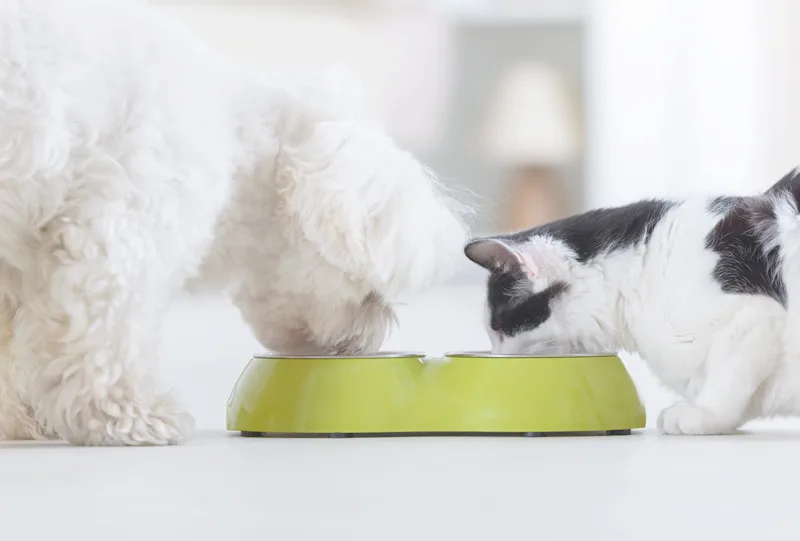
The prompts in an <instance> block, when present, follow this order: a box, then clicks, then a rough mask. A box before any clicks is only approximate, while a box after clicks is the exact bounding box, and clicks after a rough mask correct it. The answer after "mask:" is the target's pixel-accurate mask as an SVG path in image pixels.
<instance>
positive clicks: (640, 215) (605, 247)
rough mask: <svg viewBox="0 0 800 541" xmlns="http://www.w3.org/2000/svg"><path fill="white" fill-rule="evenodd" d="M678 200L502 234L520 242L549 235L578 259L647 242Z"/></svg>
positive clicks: (603, 211) (635, 205) (647, 203)
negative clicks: (560, 242)
mask: <svg viewBox="0 0 800 541" xmlns="http://www.w3.org/2000/svg"><path fill="white" fill-rule="evenodd" d="M676 204H677V203H675V202H672V201H663V200H648V201H640V202H638V203H631V204H630V205H625V206H623V207H614V208H607V209H598V210H592V211H589V212H585V213H583V214H577V215H575V216H570V217H569V218H564V219H562V220H557V221H555V222H551V223H549V224H545V225H542V226H539V227H535V228H533V229H529V230H527V231H520V232H519V233H514V234H512V235H505V236H504V237H503V238H508V239H509V240H511V242H512V243H523V242H525V241H526V240H527V239H529V238H530V237H532V236H534V235H542V234H546V235H550V236H551V237H553V238H555V239H558V240H560V241H562V242H563V243H565V244H566V245H567V246H569V247H570V248H571V249H572V250H573V251H574V252H575V253H576V254H577V256H578V260H579V261H580V262H582V263H583V262H586V261H589V260H591V259H592V258H594V257H597V256H598V255H600V254H606V253H609V252H613V251H616V250H622V249H625V248H630V247H632V246H634V245H636V244H638V243H640V242H647V241H649V240H650V236H651V235H652V234H653V230H654V229H655V227H656V225H658V223H659V222H660V221H661V219H662V218H663V217H664V215H665V214H666V212H667V211H668V210H670V209H671V208H673V207H674V206H675V205H676Z"/></svg>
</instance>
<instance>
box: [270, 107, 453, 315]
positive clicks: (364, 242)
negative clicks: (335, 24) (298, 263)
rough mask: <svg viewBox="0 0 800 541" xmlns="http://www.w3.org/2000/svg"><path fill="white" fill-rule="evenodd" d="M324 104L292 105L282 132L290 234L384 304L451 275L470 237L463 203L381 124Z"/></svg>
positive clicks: (280, 189)
mask: <svg viewBox="0 0 800 541" xmlns="http://www.w3.org/2000/svg"><path fill="white" fill-rule="evenodd" d="M320 103H322V104H325V103H327V102H326V101H325V100H318V101H314V102H311V103H307V102H306V99H305V98H304V99H302V100H294V101H292V102H291V103H288V104H287V105H286V106H285V107H284V108H283V112H282V118H283V121H282V123H281V125H280V126H279V127H278V129H277V135H278V137H279V139H280V141H279V142H280V152H279V153H278V156H277V160H276V161H277V174H276V183H277V186H276V191H277V193H278V194H279V195H280V197H281V198H282V201H281V208H282V209H283V215H282V218H283V222H284V223H281V224H279V225H280V227H284V228H288V229H287V230H285V231H284V232H283V235H284V237H286V238H289V239H292V238H297V237H301V238H302V239H303V241H305V242H306V244H307V245H308V244H310V245H311V246H313V248H314V254H313V255H318V256H319V257H321V259H322V260H324V263H325V264H327V265H329V266H332V267H333V268H335V269H336V270H338V271H340V272H341V273H342V274H343V275H344V276H346V277H347V280H348V281H350V282H351V283H352V284H353V285H354V286H357V288H358V293H359V295H362V296H363V295H366V294H367V293H369V292H370V291H374V292H376V293H378V294H379V295H380V296H381V297H382V298H384V299H386V300H387V302H392V301H394V300H395V299H397V297H398V296H401V295H404V294H409V293H412V292H415V291H418V290H420V289H421V288H423V287H425V286H427V285H429V284H430V283H432V282H435V281H439V280H441V279H443V278H445V276H446V275H447V274H450V273H452V272H453V271H454V270H455V268H456V265H457V264H458V261H459V260H460V258H461V257H462V256H461V254H460V252H461V246H463V242H464V241H465V240H466V235H467V233H466V228H465V227H464V225H463V223H462V221H461V215H460V212H459V210H460V209H459V206H458V204H457V203H456V202H455V201H454V200H453V199H451V198H449V197H447V195H446V194H445V193H444V192H443V190H441V189H439V188H440V187H439V185H438V183H437V181H436V178H435V177H434V176H433V175H432V173H431V172H430V171H428V170H427V169H426V168H425V167H424V166H423V165H422V164H421V163H419V162H418V161H417V160H416V159H415V158H414V157H413V156H412V155H411V154H409V153H408V152H405V151H403V150H401V149H399V148H398V147H397V146H396V145H395V143H394V141H392V140H391V138H390V137H388V136H387V135H386V134H385V133H384V132H383V131H382V130H381V129H380V128H379V127H378V126H376V125H374V124H372V123H371V122H369V121H368V120H367V119H365V118H357V117H354V116H352V115H345V116H340V115H341V113H340V112H339V111H338V109H337V108H335V107H333V108H331V107H329V106H323V105H320ZM321 262H323V261H319V260H317V261H313V260H312V261H308V262H307V264H319V263H321ZM320 272H322V271H320Z"/></svg>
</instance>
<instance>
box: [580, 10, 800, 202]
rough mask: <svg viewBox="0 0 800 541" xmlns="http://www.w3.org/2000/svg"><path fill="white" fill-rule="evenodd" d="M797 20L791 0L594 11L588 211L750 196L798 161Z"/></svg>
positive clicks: (590, 40)
mask: <svg viewBox="0 0 800 541" xmlns="http://www.w3.org/2000/svg"><path fill="white" fill-rule="evenodd" d="M797 11H798V6H797V3H796V2H790V1H783V0H779V1H777V2H762V1H760V0H745V1H740V2H728V1H725V0H698V1H693V2H689V1H677V2H676V1H672V0H650V1H648V2H636V1H619V0H616V1H609V2H604V1H601V0H597V1H594V2H592V3H591V4H590V11H589V22H588V25H589V28H590V31H589V35H588V37H587V40H588V49H587V52H588V55H589V56H588V60H587V62H588V65H589V66H590V69H589V72H588V78H587V81H588V87H587V95H588V96H590V100H589V102H588V105H587V106H588V110H589V159H588V169H587V175H588V183H589V190H588V197H589V203H590V205H591V206H598V205H608V204H616V203H620V202H625V201H630V200H634V199H637V198H641V197H647V196H654V195H665V194H667V195H674V196H685V195H688V194H693V193H701V192H724V193H748V192H752V191H754V190H760V189H763V188H765V187H767V186H769V185H770V184H771V183H772V182H774V181H775V180H777V178H778V177H779V176H781V175H782V174H783V173H785V172H786V171H787V170H788V169H789V167H790V166H791V165H790V164H792V163H795V162H797V161H798V155H797V154H798V148H800V147H798V143H800V139H799V137H800V122H798V121H800V115H799V114H798V112H799V111H798V107H799V106H798V103H797V99H796V96H797V95H798V92H797V91H798V90H800V87H798V75H797V73H796V72H797V70H796V69H794V67H793V64H794V58H796V54H795V53H796V52H797V50H798V48H797V38H796V37H794V34H795V32H794V29H796V28H797V23H798V21H800V18H798V14H797Z"/></svg>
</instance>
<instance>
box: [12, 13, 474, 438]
mask: <svg viewBox="0 0 800 541" xmlns="http://www.w3.org/2000/svg"><path fill="white" fill-rule="evenodd" d="M334 90H335V89H334V88H333V87H332V86H330V85H327V86H326V85H321V86H317V87H313V86H308V87H304V88H292V87H289V86H281V85H278V84H276V83H275V82H274V81H262V80H259V79H258V78H256V77H253V76H252V75H250V74H247V73H242V72H239V71H237V70H234V69H233V68H232V67H230V66H228V65H226V64H225V63H224V62H222V61H220V60H219V59H217V58H215V57H214V56H213V55H211V54H209V52H208V51H206V50H204V49H203V47H201V46H200V45H199V44H198V43H196V42H195V41H193V39H192V38H191V37H190V36H187V35H184V34H183V33H182V32H181V31H180V30H179V29H178V28H177V27H173V26H171V24H170V23H168V22H167V21H164V20H161V19H160V18H158V17H156V16H154V14H153V13H152V12H151V11H150V10H148V9H147V8H146V7H144V6H139V5H128V4H126V3H121V2H119V1H118V0H117V1H102V0H83V1H78V0H73V1H70V2H65V1H63V0H0V318H2V322H0V436H4V437H6V438H34V437H61V438H64V439H66V440H68V441H70V442H73V443H76V444H87V445H115V444H117V445H119V444H122V445H135V444H165V443H176V442H180V441H182V440H184V439H186V438H187V437H188V436H189V435H190V433H191V431H192V427H193V421H192V418H191V417H190V416H189V415H188V414H187V413H185V412H184V411H183V410H182V409H181V407H180V406H179V405H178V404H177V403H176V402H175V400H174V399H173V397H172V396H171V395H170V394H169V393H165V392H164V391H163V390H160V389H159V386H158V380H157V374H156V372H157V369H156V360H157V359H156V357H157V349H158V341H159V327H160V323H161V319H162V315H163V313H164V311H165V309H166V308H167V306H168V304H169V302H170V300H171V298H172V297H173V296H174V295H175V294H176V293H177V292H179V291H180V290H181V288H183V287H185V286H187V285H189V284H191V285H198V286H212V287H215V288H220V289H224V290H226V291H230V292H231V295H232V298H233V300H234V302H235V304H236V305H237V306H238V307H239V308H240V310H241V312H242V314H243V316H244V318H245V319H246V321H247V322H248V323H249V325H250V326H251V327H252V329H253V331H254V332H255V334H256V336H257V337H258V339H259V341H260V342H261V343H262V344H263V345H264V346H265V347H267V348H269V349H272V350H278V351H286V352H358V351H364V350H375V349H377V348H379V347H380V345H381V343H382V341H383V340H384V338H385V337H386V333H387V332H388V330H389V328H390V326H391V323H392V321H393V312H392V308H391V305H392V302H393V300H394V299H396V297H397V296H398V295H399V294H401V293H406V292H410V291H414V290H418V289H419V288H420V287H423V286H425V285H427V284H428V283H430V282H432V281H435V280H438V279H440V278H443V277H444V275H445V274H446V273H447V272H449V271H450V270H451V268H452V265H453V264H454V262H457V261H458V260H460V258H461V257H462V256H461V248H462V245H463V243H464V240H465V239H466V233H465V231H464V227H463V226H462V223H461V220H460V217H459V212H458V211H457V209H456V208H455V204H454V203H453V200H452V199H450V198H448V197H446V196H445V195H443V194H442V193H441V190H440V189H439V188H438V186H437V184H436V182H435V180H434V179H433V178H432V176H431V175H430V174H429V172H428V171H426V170H425V169H424V167H422V166H421V165H420V163H418V162H417V161H416V160H415V159H414V158H413V157H412V156H411V155H409V154H408V153H406V152H403V151H401V150H399V149H398V148H397V147H396V146H395V145H394V144H393V142H392V141H391V140H390V139H389V138H388V137H387V136H386V135H384V133H382V131H381V130H380V129H379V128H377V127H376V126H373V125H372V124H371V123H370V122H369V121H368V120H367V118H366V116H365V115H364V114H362V113H361V112H359V108H358V103H357V101H358V100H353V99H350V100H344V99H343V96H340V95H339V94H340V93H339V92H335V91H334Z"/></svg>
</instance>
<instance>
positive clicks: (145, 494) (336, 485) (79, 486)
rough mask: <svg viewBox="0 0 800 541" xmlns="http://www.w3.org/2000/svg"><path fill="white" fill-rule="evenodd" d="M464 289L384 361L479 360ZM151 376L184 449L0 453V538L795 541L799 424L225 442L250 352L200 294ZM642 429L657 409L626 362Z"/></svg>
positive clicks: (660, 402)
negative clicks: (171, 388)
mask: <svg viewBox="0 0 800 541" xmlns="http://www.w3.org/2000/svg"><path fill="white" fill-rule="evenodd" d="M480 304H481V288H479V287H472V286H464V287H458V288H453V287H451V288H443V289H440V290H437V291H434V292H431V293H430V294H429V295H426V296H424V297H422V298H420V299H416V300H414V302H413V303H412V304H410V305H409V306H406V307H404V308H402V310H401V315H400V321H401V329H400V330H399V331H398V332H397V333H396V334H395V336H394V337H393V338H392V340H391V342H390V343H389V344H388V345H387V348H391V349H396V348H400V349H415V350H424V351H428V352H431V353H434V354H435V353H441V352H443V351H445V350H449V349H472V348H485V347H486V339H485V337H484V336H483V331H482V330H481V325H480V317H479V314H480V312H479V308H480ZM166 331H167V340H166V343H165V344H164V355H165V362H164V372H165V376H166V377H167V378H169V380H170V381H172V382H174V383H175V384H176V387H177V389H178V390H179V391H180V393H181V394H182V395H183V396H184V397H185V399H186V401H187V402H188V403H189V404H190V407H191V409H192V411H193V413H194V414H195V415H196V416H197V418H198V423H199V425H200V426H201V428H202V429H203V430H202V431H201V432H200V433H199V434H198V436H197V437H196V438H195V439H194V440H193V441H192V442H191V443H190V444H188V445H186V446H182V447H170V448H145V449H83V448H74V447H68V446H65V445H62V444H59V443H47V444H33V443H27V442H6V443H0V539H3V540H5V539H9V540H15V541H16V540H18V539H19V540H22V539H25V540H28V539H33V540H38V539H55V538H58V539H65V540H67V541H69V538H71V537H73V536H74V537H76V538H80V539H98V540H100V539H102V540H113V539H137V540H142V539H171V540H182V539H191V540H197V539H201V540H202V539H244V540H247V539H274V540H280V541H285V540H294V539H322V538H329V539H348V540H351V539H358V540H360V539H365V540H370V541H373V540H375V541H377V540H392V539H403V540H407V539H412V538H413V539H437V540H449V539H490V540H493V539H498V540H504V539H508V538H527V539H530V538H534V539H541V540H553V539H567V540H571V539H581V540H583V539H588V538H590V537H591V539H613V540H615V541H622V540H628V539H631V540H634V539H635V540H647V541H650V540H660V539H665V540H666V539H670V540H672V539H710V538H712V537H714V538H719V539H748V540H750V539H756V538H758V539H764V540H773V539H787V540H788V539H797V538H798V537H799V536H800V521H798V520H797V519H796V517H797V516H798V515H797V512H798V506H797V498H796V495H797V487H798V486H800V466H798V464H799V463H800V462H799V461H798V456H800V425H798V424H797V423H783V424H780V425H778V424H775V423H773V424H761V425H757V426H755V427H753V428H749V429H748V430H747V431H745V432H744V433H743V434H741V435H736V436H728V437H714V438H665V437H659V436H658V435H657V434H655V433H654V432H652V430H651V429H648V430H646V431H643V432H641V433H639V434H634V435H632V436H618V437H610V438H608V437H605V438H604V437H565V438H511V437H503V438H466V437H461V438H387V439H378V438H357V439H347V440H326V439H243V438H240V437H236V436H233V435H230V434H227V433H225V432H224V431H223V430H222V427H223V426H224V408H225V403H226V400H227V396H228V392H229V391H230V388H231V386H232V385H233V382H234V381H235V378H236V376H237V375H238V372H239V371H240V370H241V368H242V367H243V365H244V363H245V362H246V361H247V357H248V356H249V354H250V353H252V351H253V350H256V349H257V346H256V345H255V343H254V342H253V341H252V338H250V337H249V335H248V333H247V330H246V328H245V327H244V326H243V325H242V324H241V322H240V321H239V320H238V318H237V317H236V314H235V312H234V311H233V310H232V309H231V308H230V307H229V306H227V304H226V303H224V302H222V301H220V300H218V299H203V300H194V301H188V302H184V303H181V304H179V305H178V306H176V308H175V310H174V311H173V313H172V314H171V317H170V319H169V321H168V322H167V325H166ZM627 361H628V365H629V369H630V371H631V373H632V374H633V376H634V379H635V381H636V382H637V385H638V386H639V389H640V393H641V394H642V396H643V398H644V400H645V403H646V404H647V407H648V415H649V416H650V419H649V424H650V425H651V426H652V421H654V419H655V417H656V415H657V412H658V411H659V410H660V409H661V408H662V407H664V406H665V405H666V404H668V403H669V401H670V400H671V397H669V396H668V395H667V394H666V393H664V392H663V391H661V390H660V389H659V388H658V386H657V385H656V384H655V382H654V381H653V379H652V378H651V377H650V376H649V374H648V373H647V372H646V370H645V369H644V368H643V367H642V366H641V363H640V362H637V361H636V360H627Z"/></svg>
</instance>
